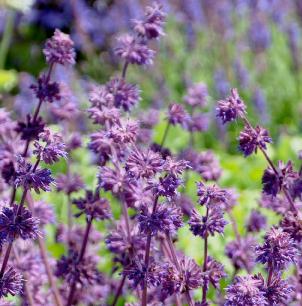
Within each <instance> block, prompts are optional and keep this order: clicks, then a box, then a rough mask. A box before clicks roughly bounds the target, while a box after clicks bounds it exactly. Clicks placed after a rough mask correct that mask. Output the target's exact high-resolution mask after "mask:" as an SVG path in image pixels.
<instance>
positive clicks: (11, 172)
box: [1, 161, 16, 184]
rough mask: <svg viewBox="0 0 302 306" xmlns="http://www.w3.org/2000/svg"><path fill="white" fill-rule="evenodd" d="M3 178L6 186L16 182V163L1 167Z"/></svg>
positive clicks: (10, 162)
mask: <svg viewBox="0 0 302 306" xmlns="http://www.w3.org/2000/svg"><path fill="white" fill-rule="evenodd" d="M1 176H2V178H3V179H4V181H5V183H6V184H10V183H11V182H13V181H14V180H15V177H16V170H15V166H14V163H13V162H12V161H9V162H7V163H5V164H4V165H3V166H2V167H1Z"/></svg>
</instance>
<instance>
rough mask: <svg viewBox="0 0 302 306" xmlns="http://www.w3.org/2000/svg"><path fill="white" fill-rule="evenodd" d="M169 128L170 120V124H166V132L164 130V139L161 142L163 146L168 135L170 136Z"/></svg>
mask: <svg viewBox="0 0 302 306" xmlns="http://www.w3.org/2000/svg"><path fill="white" fill-rule="evenodd" d="M169 129H170V122H168V124H167V125H166V128H165V132H164V136H163V139H162V141H161V143H160V146H161V147H163V145H164V143H165V141H166V139H167V136H168V132H169Z"/></svg>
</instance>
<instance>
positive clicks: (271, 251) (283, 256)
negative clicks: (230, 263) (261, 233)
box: [255, 228, 297, 271]
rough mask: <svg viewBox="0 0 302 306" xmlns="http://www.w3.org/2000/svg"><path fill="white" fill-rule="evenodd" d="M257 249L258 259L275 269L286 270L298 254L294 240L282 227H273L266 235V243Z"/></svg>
mask: <svg viewBox="0 0 302 306" xmlns="http://www.w3.org/2000/svg"><path fill="white" fill-rule="evenodd" d="M255 250H256V255H257V258H256V260H257V261H258V262H260V263H262V264H267V265H268V267H271V268H272V269H274V270H275V271H281V270H284V269H285V268H286V266H287V265H288V264H289V263H290V262H295V260H296V255H297V250H296V248H295V244H294V241H293V240H292V238H291V237H290V235H289V234H288V233H286V232H284V231H283V230H282V229H280V228H279V229H277V228H272V229H271V230H270V231H269V232H268V233H267V234H266V235H265V237H264V244H263V245H262V246H257V247H256V249H255Z"/></svg>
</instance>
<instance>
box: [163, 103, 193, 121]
mask: <svg viewBox="0 0 302 306" xmlns="http://www.w3.org/2000/svg"><path fill="white" fill-rule="evenodd" d="M167 118H168V120H169V123H171V124H172V125H177V124H180V125H184V126H185V125H186V124H187V121H188V118H189V116H188V113H187V112H186V111H185V109H184V107H183V106H182V105H181V104H177V103H172V104H170V105H169V110H168V116H167Z"/></svg>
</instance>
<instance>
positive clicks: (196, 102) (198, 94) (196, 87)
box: [184, 83, 208, 107]
mask: <svg viewBox="0 0 302 306" xmlns="http://www.w3.org/2000/svg"><path fill="white" fill-rule="evenodd" d="M207 96H208V88H207V85H206V84H204V83H197V84H193V85H192V86H191V87H189V89H188V93H187V95H186V96H185V97H184V101H185V102H186V103H187V104H188V105H191V106H193V107H204V106H205V105H206V103H207V100H206V98H207Z"/></svg>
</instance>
